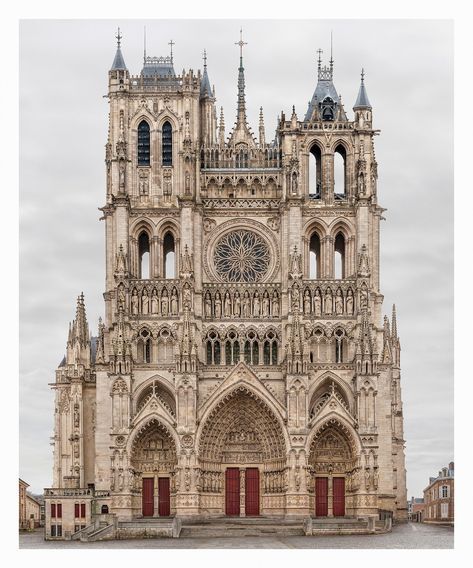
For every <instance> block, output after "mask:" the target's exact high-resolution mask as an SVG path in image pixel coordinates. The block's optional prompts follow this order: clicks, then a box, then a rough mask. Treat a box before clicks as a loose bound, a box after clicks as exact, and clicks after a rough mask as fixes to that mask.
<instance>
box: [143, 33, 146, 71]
mask: <svg viewBox="0 0 473 568" xmlns="http://www.w3.org/2000/svg"><path fill="white" fill-rule="evenodd" d="M145 63H146V26H144V28H143V65H144V64H145Z"/></svg>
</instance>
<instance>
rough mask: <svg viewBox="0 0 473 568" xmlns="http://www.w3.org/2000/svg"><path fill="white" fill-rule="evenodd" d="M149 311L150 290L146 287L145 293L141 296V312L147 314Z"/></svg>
mask: <svg viewBox="0 0 473 568" xmlns="http://www.w3.org/2000/svg"><path fill="white" fill-rule="evenodd" d="M148 311H149V298H148V291H147V290H146V288H144V289H143V295H142V296H141V313H142V314H147V313H148Z"/></svg>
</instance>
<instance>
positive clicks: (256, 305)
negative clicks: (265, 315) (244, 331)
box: [253, 292, 260, 318]
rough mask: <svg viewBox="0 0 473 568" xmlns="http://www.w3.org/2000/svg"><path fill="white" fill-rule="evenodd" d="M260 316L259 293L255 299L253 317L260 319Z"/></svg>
mask: <svg viewBox="0 0 473 568" xmlns="http://www.w3.org/2000/svg"><path fill="white" fill-rule="evenodd" d="M259 315H260V299H259V294H258V292H255V295H254V297H253V317H255V318H258V317H259Z"/></svg>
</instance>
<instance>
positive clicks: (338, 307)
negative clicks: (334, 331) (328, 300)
mask: <svg viewBox="0 0 473 568" xmlns="http://www.w3.org/2000/svg"><path fill="white" fill-rule="evenodd" d="M335 313H336V314H337V316H340V315H342V314H343V296H342V291H341V290H340V288H339V289H338V290H337V294H336V296H335Z"/></svg>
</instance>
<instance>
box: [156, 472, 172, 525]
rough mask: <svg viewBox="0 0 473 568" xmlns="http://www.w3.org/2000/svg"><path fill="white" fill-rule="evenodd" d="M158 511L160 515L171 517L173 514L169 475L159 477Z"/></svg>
mask: <svg viewBox="0 0 473 568" xmlns="http://www.w3.org/2000/svg"><path fill="white" fill-rule="evenodd" d="M158 513H159V516H160V517H169V515H170V514H171V495H170V493H169V477H159V478H158Z"/></svg>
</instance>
